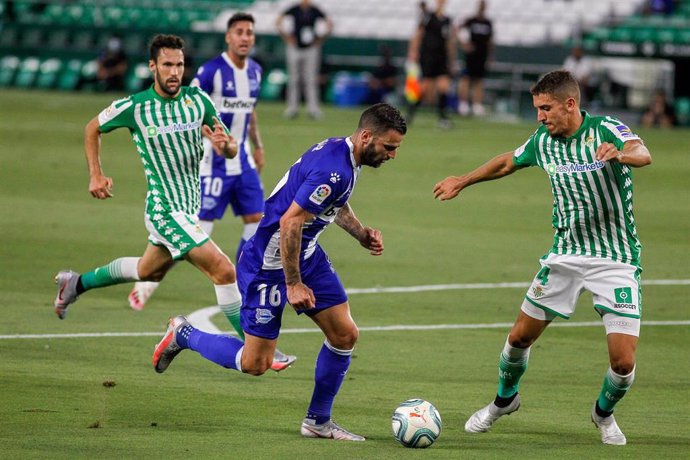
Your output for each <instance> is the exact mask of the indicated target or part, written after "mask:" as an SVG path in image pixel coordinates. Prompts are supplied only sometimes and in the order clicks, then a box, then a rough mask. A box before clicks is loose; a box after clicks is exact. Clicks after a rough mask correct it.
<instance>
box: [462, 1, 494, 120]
mask: <svg viewBox="0 0 690 460" xmlns="http://www.w3.org/2000/svg"><path fill="white" fill-rule="evenodd" d="M459 31H460V46H461V48H462V51H463V53H464V55H465V68H464V70H463V71H462V75H461V77H460V84H459V86H458V93H459V97H460V105H459V107H458V110H459V111H460V115H469V114H470V113H473V114H474V115H477V116H483V115H484V114H485V113H486V110H485V108H484V77H486V64H487V62H488V61H489V59H490V58H491V54H492V52H493V33H494V32H493V24H492V23H491V21H490V20H489V19H488V18H487V17H486V2H485V1H484V0H480V2H479V5H478V7H477V14H476V15H475V16H473V17H471V18H469V19H467V20H465V21H464V22H463V23H461V24H460V27H459ZM470 87H471V90H472V96H471V97H470Z"/></svg>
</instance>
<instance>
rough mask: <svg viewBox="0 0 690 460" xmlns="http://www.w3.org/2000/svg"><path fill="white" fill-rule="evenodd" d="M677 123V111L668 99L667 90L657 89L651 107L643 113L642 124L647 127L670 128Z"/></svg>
mask: <svg viewBox="0 0 690 460" xmlns="http://www.w3.org/2000/svg"><path fill="white" fill-rule="evenodd" d="M675 124H676V113H675V110H674V109H673V106H672V105H671V104H669V102H668V100H667V99H666V92H665V91H664V90H662V89H660V90H656V91H655V92H654V95H653V96H652V100H651V102H650V103H649V107H647V110H645V112H644V113H643V114H642V125H643V126H645V127H647V128H652V127H654V128H670V127H671V126H673V125H675Z"/></svg>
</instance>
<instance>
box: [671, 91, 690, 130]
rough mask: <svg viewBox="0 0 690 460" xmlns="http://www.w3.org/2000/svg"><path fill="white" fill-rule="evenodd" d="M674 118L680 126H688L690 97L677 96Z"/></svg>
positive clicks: (689, 124) (689, 121) (689, 120)
mask: <svg viewBox="0 0 690 460" xmlns="http://www.w3.org/2000/svg"><path fill="white" fill-rule="evenodd" d="M674 108H675V110H676V118H677V119H678V124H679V125H680V126H690V97H679V98H677V99H676V102H675V107H674Z"/></svg>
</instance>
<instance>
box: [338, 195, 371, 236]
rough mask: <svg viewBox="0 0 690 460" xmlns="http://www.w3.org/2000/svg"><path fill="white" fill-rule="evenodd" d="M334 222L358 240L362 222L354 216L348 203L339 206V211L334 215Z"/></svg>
mask: <svg viewBox="0 0 690 460" xmlns="http://www.w3.org/2000/svg"><path fill="white" fill-rule="evenodd" d="M335 223H336V224H337V225H338V227H340V228H342V229H343V230H345V231H346V232H347V233H349V234H350V235H352V236H353V237H355V238H356V239H358V240H359V237H360V235H361V234H362V230H363V229H364V227H363V226H362V223H361V222H360V221H359V219H357V217H356V216H355V213H354V211H353V210H352V207H350V203H345V206H343V207H342V208H340V211H338V214H337V215H336V216H335Z"/></svg>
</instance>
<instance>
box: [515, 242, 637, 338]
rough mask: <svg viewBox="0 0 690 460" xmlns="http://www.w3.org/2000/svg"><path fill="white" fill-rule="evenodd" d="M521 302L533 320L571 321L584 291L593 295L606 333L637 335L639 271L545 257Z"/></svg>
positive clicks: (611, 263) (605, 263)
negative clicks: (558, 318) (558, 319)
mask: <svg viewBox="0 0 690 460" xmlns="http://www.w3.org/2000/svg"><path fill="white" fill-rule="evenodd" d="M540 262H541V266H542V268H541V270H539V272H538V273H537V275H536V276H535V277H534V281H532V285H531V286H530V288H529V290H528V291H527V295H526V296H525V300H524V301H523V303H522V307H521V309H522V311H523V312H525V314H527V315H528V316H531V317H532V318H535V319H540V320H545V321H551V320H553V319H555V318H556V317H561V318H565V319H570V316H571V315H572V314H573V313H574V312H575V306H576V305H577V300H578V298H579V297H580V294H582V293H583V292H584V291H589V292H591V293H592V300H593V303H594V309H595V310H596V311H597V312H598V313H599V314H600V315H601V316H602V318H603V320H604V326H605V327H606V332H607V334H610V333H612V332H616V333H621V334H628V335H634V336H638V337H639V334H640V316H641V314H642V306H641V304H640V299H641V290H640V271H641V270H640V268H639V267H636V266H634V265H630V264H624V263H621V262H614V261H612V260H610V259H604V258H600V257H592V256H579V255H561V254H553V253H551V254H548V255H547V256H546V257H545V258H543V259H542V260H541V261H540Z"/></svg>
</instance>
